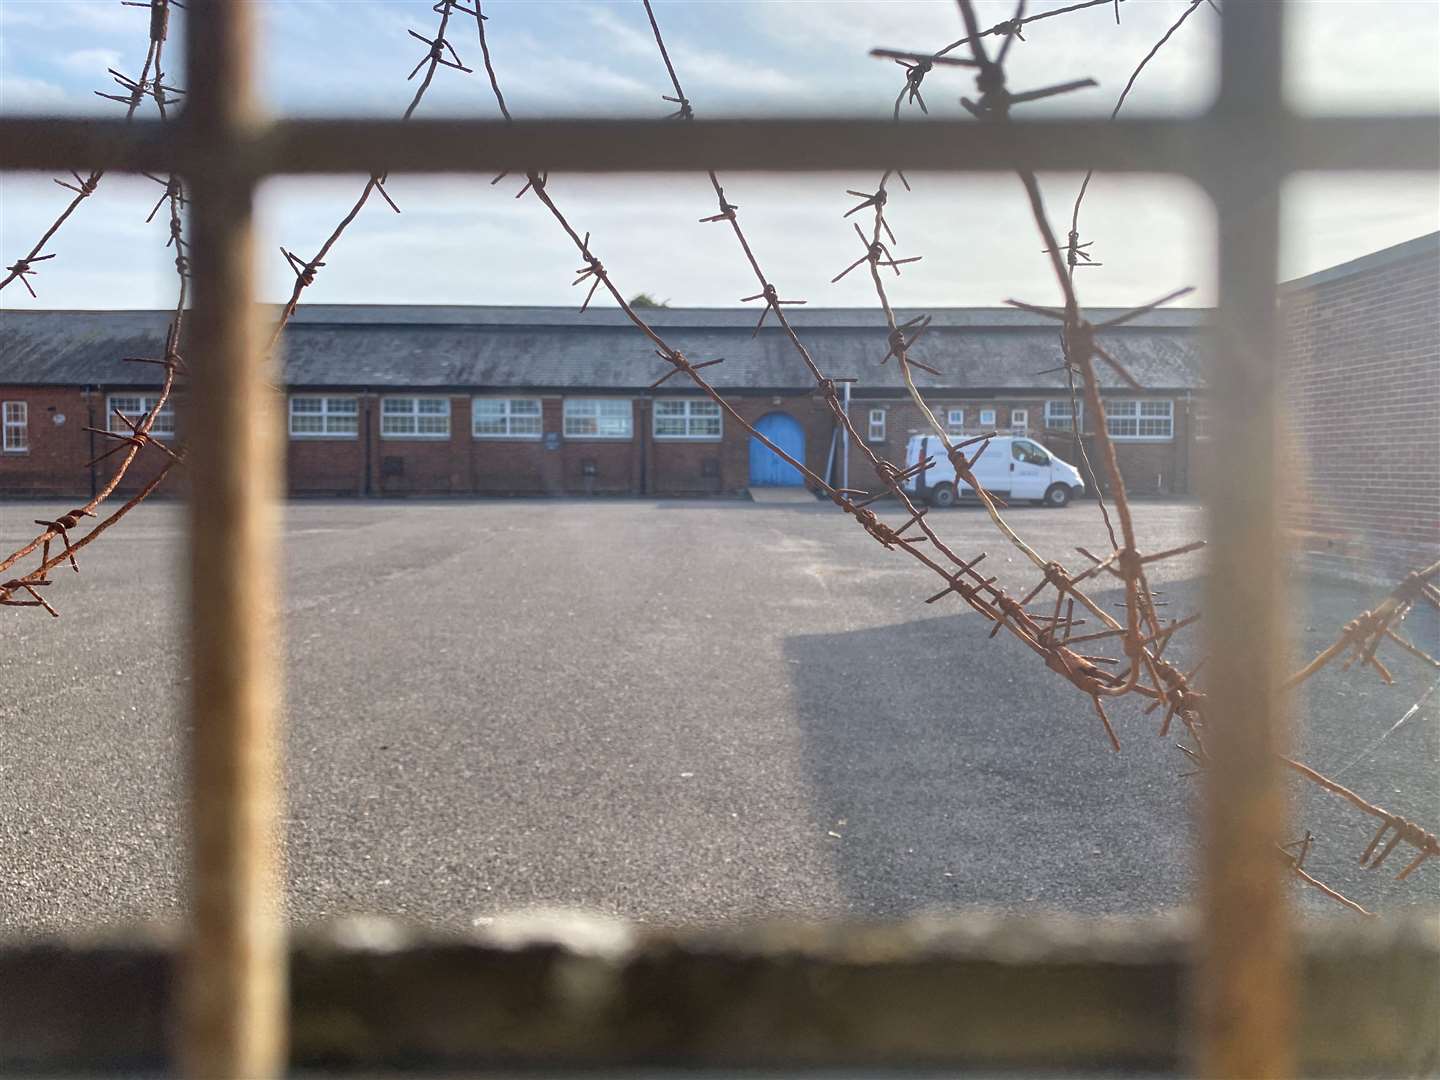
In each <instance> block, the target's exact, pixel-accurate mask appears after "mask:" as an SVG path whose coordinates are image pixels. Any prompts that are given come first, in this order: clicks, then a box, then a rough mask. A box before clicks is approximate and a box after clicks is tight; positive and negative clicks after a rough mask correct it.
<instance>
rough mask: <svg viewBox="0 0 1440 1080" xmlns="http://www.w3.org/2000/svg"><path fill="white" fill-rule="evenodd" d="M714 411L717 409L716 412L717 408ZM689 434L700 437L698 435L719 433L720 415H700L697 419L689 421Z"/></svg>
mask: <svg viewBox="0 0 1440 1080" xmlns="http://www.w3.org/2000/svg"><path fill="white" fill-rule="evenodd" d="M716 411H717V413H718V411H719V410H718V409H717V410H716ZM690 434H691V435H695V436H697V437H700V436H705V437H710V436H716V435H719V434H720V417H719V416H718V415H716V416H702V417H700V418H699V419H697V420H692V421H691V422H690Z"/></svg>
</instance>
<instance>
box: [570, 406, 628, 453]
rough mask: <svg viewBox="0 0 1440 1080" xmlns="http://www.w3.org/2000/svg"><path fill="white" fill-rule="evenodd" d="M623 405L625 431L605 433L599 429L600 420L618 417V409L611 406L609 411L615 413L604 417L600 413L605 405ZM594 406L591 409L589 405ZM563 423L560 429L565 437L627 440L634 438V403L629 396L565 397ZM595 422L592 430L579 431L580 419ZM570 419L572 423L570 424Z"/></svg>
mask: <svg viewBox="0 0 1440 1080" xmlns="http://www.w3.org/2000/svg"><path fill="white" fill-rule="evenodd" d="M619 405H623V406H625V431H624V433H623V434H622V433H619V432H611V433H610V434H606V433H604V432H603V431H601V421H602V420H609V421H614V420H617V419H619V415H618V414H619V411H620V410H619V409H618V408H611V409H610V410H609V411H611V412H612V413H614V414H615V415H612V416H609V417H605V416H602V415H601V412H602V409H603V408H604V407H605V406H619ZM592 406H593V407H594V410H593V411H590V410H591V407H592ZM564 416H565V419H564V424H563V428H562V430H563V431H564V432H565V438H567V439H576V440H585V441H587V442H588V441H595V442H627V441H629V440H631V439H633V438H635V403H634V402H633V401H631V400H630V399H629V398H613V397H610V398H606V397H575V398H570V397H567V398H566V399H565V409H564ZM591 420H593V421H594V422H595V430H594V431H579V430H577V428H578V427H579V422H580V421H591ZM572 421H574V423H573V424H572Z"/></svg>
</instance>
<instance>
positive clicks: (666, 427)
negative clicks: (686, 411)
mask: <svg viewBox="0 0 1440 1080" xmlns="http://www.w3.org/2000/svg"><path fill="white" fill-rule="evenodd" d="M655 434H656V435H684V434H685V421H684V420H683V419H680V418H678V417H674V416H657V417H656V418H655Z"/></svg>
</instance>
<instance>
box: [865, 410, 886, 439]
mask: <svg viewBox="0 0 1440 1080" xmlns="http://www.w3.org/2000/svg"><path fill="white" fill-rule="evenodd" d="M865 440H866V441H867V442H884V441H885V410H884V409H871V410H870V415H869V416H868V417H867V418H866V427H865Z"/></svg>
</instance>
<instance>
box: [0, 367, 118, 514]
mask: <svg viewBox="0 0 1440 1080" xmlns="http://www.w3.org/2000/svg"><path fill="white" fill-rule="evenodd" d="M0 401H24V402H26V403H27V404H28V406H29V411H28V416H27V421H28V423H27V433H26V434H27V440H28V442H29V449H27V450H25V451H23V452H18V453H17V452H10V453H0V493H3V494H5V495H9V496H26V495H31V496H60V497H67V498H68V497H72V496H73V497H81V496H87V495H89V493H90V472H89V470H88V469H86V468H85V467H84V466H85V462H86V461H88V460H89V459H90V457H91V454H90V453H89V447H90V442H89V440H90V435H89V434H88V433H87V432H86V431H84V430H83V429H84V428H85V426H86V425H87V424H89V423H90V417H89V406H88V404H87V402H86V397H85V393H84V392H83V391H81V390H75V389H68V388H65V387H48V386H13V387H12V386H0ZM100 407H101V408H103V406H100ZM58 416H63V417H64V418H65V422H64V423H63V424H56V423H55V418H56V417H58ZM96 453H99V450H98V449H97V450H96Z"/></svg>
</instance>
